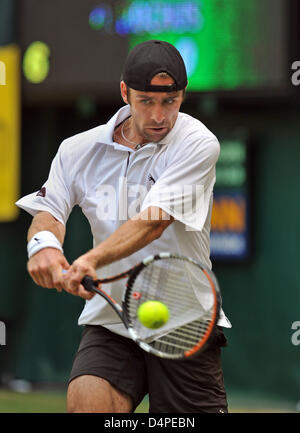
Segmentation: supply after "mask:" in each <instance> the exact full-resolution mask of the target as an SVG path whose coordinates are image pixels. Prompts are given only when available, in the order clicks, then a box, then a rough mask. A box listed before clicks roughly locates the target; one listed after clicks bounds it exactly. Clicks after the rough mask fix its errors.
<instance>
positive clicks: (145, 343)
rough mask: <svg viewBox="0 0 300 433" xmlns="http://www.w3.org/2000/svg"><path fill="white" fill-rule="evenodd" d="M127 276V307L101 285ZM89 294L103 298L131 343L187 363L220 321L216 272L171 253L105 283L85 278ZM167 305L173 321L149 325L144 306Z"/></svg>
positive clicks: (149, 258)
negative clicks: (155, 326)
mask: <svg viewBox="0 0 300 433" xmlns="http://www.w3.org/2000/svg"><path fill="white" fill-rule="evenodd" d="M122 278H127V282H126V290H125V291H124V295H123V300H122V306H121V305H119V304H118V303H117V302H116V301H115V300H114V299H112V298H111V297H110V296H109V294H108V293H106V292H105V291H104V290H103V289H102V287H99V285H102V284H105V283H110V282H113V281H117V280H120V279H122ZM82 284H83V286H84V287H85V289H86V290H88V291H91V292H95V293H97V294H99V295H100V296H102V297H103V298H104V299H105V300H106V301H107V302H108V303H109V304H110V305H111V307H112V308H113V309H114V310H115V312H116V313H117V314H118V316H119V318H120V319H121V320H122V322H123V323H124V325H125V327H126V328H127V330H128V333H129V335H130V337H131V338H132V340H134V341H135V342H136V343H137V344H138V345H139V346H140V347H141V348H142V349H144V350H145V351H147V352H149V353H151V354H153V355H156V356H159V357H161V358H169V359H185V358H190V357H191V356H194V355H196V354H197V353H199V352H200V351H201V350H203V349H204V347H205V346H206V344H207V342H208V341H209V339H210V337H211V335H212V334H213V332H214V329H215V327H216V325H217V321H218V318H219V311H220V304H221V294H220V289H219V286H218V282H217V279H216V277H215V275H214V274H213V272H212V271H210V270H209V269H207V268H206V267H204V266H203V265H202V264H200V263H199V262H197V261H196V260H194V259H192V258H188V257H183V256H179V255H177V254H171V253H160V254H156V255H153V256H150V257H147V258H145V259H144V260H143V261H142V262H141V263H139V264H137V265H136V266H134V267H133V268H131V269H129V270H128V271H126V272H123V273H121V274H118V275H115V276H113V277H110V278H105V279H102V280H93V279H92V278H91V277H90V276H85V277H84V278H83V280H82ZM149 300H155V301H160V302H163V303H164V304H165V305H166V306H167V307H168V309H169V313H170V318H169V320H168V322H167V323H166V324H165V325H164V326H162V327H161V328H159V329H149V328H146V327H144V326H143V325H142V324H141V322H140V321H139V319H138V318H137V310H138V308H139V306H140V305H141V304H142V303H144V302H146V301H149Z"/></svg>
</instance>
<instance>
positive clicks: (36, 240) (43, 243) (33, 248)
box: [27, 231, 63, 259]
mask: <svg viewBox="0 0 300 433" xmlns="http://www.w3.org/2000/svg"><path fill="white" fill-rule="evenodd" d="M43 248H56V249H57V250H59V251H61V252H62V253H63V249H62V246H61V243H60V242H59V240H58V239H57V237H56V236H55V235H54V234H53V233H52V232H49V231H42V232H38V233H36V234H35V235H34V236H33V238H32V239H31V240H30V241H29V242H28V244H27V252H28V259H30V257H31V256H33V255H34V254H36V253H37V252H38V251H40V250H42V249H43Z"/></svg>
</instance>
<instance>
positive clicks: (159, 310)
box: [137, 301, 170, 329]
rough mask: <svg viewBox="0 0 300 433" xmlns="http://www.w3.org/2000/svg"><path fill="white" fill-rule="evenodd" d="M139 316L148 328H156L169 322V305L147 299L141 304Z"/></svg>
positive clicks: (138, 311)
mask: <svg viewBox="0 0 300 433" xmlns="http://www.w3.org/2000/svg"><path fill="white" fill-rule="evenodd" d="M137 316H138V318H139V321H140V322H141V323H142V325H144V326H146V328H150V329H156V328H160V327H161V326H163V325H164V324H165V323H167V321H168V320H169V316H170V313H169V309H168V307H167V306H166V305H165V304H163V303H162V302H159V301H147V302H144V303H143V304H141V305H140V306H139V308H138V310H137Z"/></svg>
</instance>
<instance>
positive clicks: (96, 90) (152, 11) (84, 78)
mask: <svg viewBox="0 0 300 433" xmlns="http://www.w3.org/2000/svg"><path fill="white" fill-rule="evenodd" d="M288 3H289V2H286V1H284V0H243V1H241V0H150V1H149V0H147V1H146V0H110V1H109V0H106V1H101V0H99V1H95V0H84V1H77V2H74V1H73V0H64V1H63V2H62V1H60V0H51V1H50V0H49V1H43V2H41V1H39V0H22V1H21V2H20V16H21V17H22V18H21V20H20V32H19V34H20V43H21V47H22V52H23V56H24V57H23V97H24V102H25V103H27V102H29V103H31V102H39V101H43V102H45V101H55V102H59V101H62V102H66V101H74V100H76V98H78V97H80V96H92V97H93V98H94V99H95V100H96V101H100V102H103V101H106V102H107V101H112V102H113V101H116V98H119V100H120V96H119V81H120V75H121V70H122V66H123V63H124V60H125V58H126V56H127V53H128V51H129V50H130V49H131V48H132V47H133V46H134V45H136V44H138V43H139V42H142V41H145V40H149V39H161V40H166V41H169V42H171V43H173V44H174V45H175V46H176V47H177V48H178V50H179V51H180V52H181V54H182V56H183V58H184V60H185V63H186V67H187V72H188V80H189V84H188V91H190V92H194V93H197V92H226V93H227V94H228V93H230V92H233V93H234V94H235V93H236V92H249V91H250V92H251V91H253V90H257V91H259V92H264V91H267V92H270V93H271V94H272V95H274V92H278V91H280V92H282V91H284V90H285V89H286V88H287V87H288V83H289V70H290V66H289V64H288V42H289V40H290V37H289V35H288V31H289V18H288V17H289V11H288ZM37 43H38V44H37ZM39 44H40V45H39ZM41 44H42V45H41ZM38 46H39V47H40V48H39V49H38V48H37V47H38Z"/></svg>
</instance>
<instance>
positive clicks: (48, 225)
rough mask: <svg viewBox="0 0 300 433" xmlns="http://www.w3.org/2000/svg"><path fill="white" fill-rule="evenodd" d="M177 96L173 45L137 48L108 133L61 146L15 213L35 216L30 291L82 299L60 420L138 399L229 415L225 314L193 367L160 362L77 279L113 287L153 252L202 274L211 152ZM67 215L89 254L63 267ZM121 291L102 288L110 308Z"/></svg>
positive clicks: (206, 135)
mask: <svg viewBox="0 0 300 433" xmlns="http://www.w3.org/2000/svg"><path fill="white" fill-rule="evenodd" d="M186 86H187V75H186V69H185V65H184V62H183V59H182V57H181V55H180V54H179V52H178V51H177V49H176V48H175V47H174V46H173V45H171V44H169V43H167V42H162V41H147V42H144V43H141V44H139V45H137V46H136V47H135V48H133V50H132V51H131V52H130V53H129V55H128V57H127V60H126V62H125V65H124V70H123V75H122V78H121V83H120V89H121V95H122V98H123V100H124V102H125V104H126V105H125V106H124V107H122V108H121V109H120V110H119V111H118V112H117V113H116V114H115V115H114V116H113V117H112V118H111V119H110V120H109V121H108V123H106V124H104V125H101V126H98V127H96V128H94V129H91V130H88V131H86V132H83V133H80V134H78V135H75V136H73V137H71V138H68V139H66V140H64V141H63V142H62V143H61V145H60V147H59V149H58V152H57V154H56V156H55V158H54V160H53V162H52V165H51V169H50V173H49V177H48V180H47V181H46V182H45V184H44V185H43V186H42V188H41V189H40V191H38V192H34V193H32V194H30V195H27V196H25V197H23V198H22V199H20V200H19V201H18V202H17V205H18V206H19V207H20V208H23V209H24V210H26V211H28V212H29V213H30V214H32V215H33V221H32V224H31V226H30V228H29V231H28V256H29V260H28V271H29V273H30V275H31V277H32V278H33V280H34V281H35V282H36V284H38V285H40V286H42V287H47V288H56V289H57V290H58V291H61V290H65V291H67V292H69V293H72V294H73V295H78V296H81V297H82V298H84V299H86V303H85V307H84V309H83V311H82V313H81V315H80V317H79V325H83V326H84V330H83V333H82V340H81V342H80V346H79V349H78V351H77V354H76V356H75V359H74V363H73V367H72V370H71V374H70V379H69V387H68V394H67V408H68V411H69V412H106V413H108V412H110V413H117V412H133V411H134V410H135V409H136V407H137V406H138V405H139V403H140V402H141V401H142V399H143V398H144V396H145V395H146V394H149V402H150V409H149V411H150V412H155V413H183V412H186V413H200V412H221V413H224V412H227V410H228V409H227V399H226V391H225V388H224V381H223V371H222V365H221V347H222V346H225V345H226V338H225V336H224V334H223V331H222V327H230V326H231V325H230V322H229V321H228V319H227V318H226V316H225V314H224V312H223V310H222V311H221V316H220V319H219V322H218V325H219V326H218V328H217V331H216V333H215V335H214V338H213V339H212V340H211V343H210V345H209V346H208V348H206V349H205V350H204V351H203V352H202V353H201V354H200V356H199V357H195V358H194V359H191V360H186V361H172V360H163V359H161V358H158V357H155V356H153V355H150V354H148V353H146V352H144V351H143V350H142V349H140V348H139V347H138V346H137V345H136V344H135V343H134V342H133V341H132V340H130V339H129V338H128V335H127V331H126V329H125V327H124V326H123V324H122V323H120V321H119V320H118V317H117V315H116V314H115V312H114V311H113V310H112V309H111V307H110V306H109V305H108V304H107V303H106V301H105V300H103V299H102V298H101V297H100V296H93V295H92V294H91V293H90V292H87V291H86V290H85V289H84V287H83V286H82V285H81V284H80V283H81V280H82V278H83V277H84V276H85V275H86V274H88V275H91V276H92V277H94V278H104V277H106V276H111V275H114V274H117V273H119V272H122V271H125V270H126V269H128V268H130V267H132V266H133V265H135V264H136V263H138V262H140V261H141V260H142V259H143V258H144V257H146V256H148V255H150V254H153V253H157V252H160V251H171V252H175V253H178V254H181V255H184V256H190V257H193V258H195V259H198V260H199V261H200V262H202V263H203V264H205V265H206V266H208V267H211V262H210V258H209V255H210V248H209V234H210V220H211V210H212V195H213V187H214V183H215V165H216V162H217V159H218V156H219V142H218V140H217V138H216V137H215V135H214V134H213V133H212V132H210V131H209V130H208V129H207V128H206V127H205V126H204V125H203V124H202V123H201V122H200V121H199V120H197V119H195V118H193V117H191V116H189V115H187V114H184V113H182V112H180V111H179V110H180V107H181V105H182V102H183V100H184V93H185V89H186ZM75 205H79V206H80V207H81V209H82V211H83V213H84V215H85V216H86V218H87V219H88V221H89V224H90V227H91V231H92V234H93V238H94V247H93V248H92V249H91V250H90V251H88V252H87V253H86V254H83V255H82V256H81V257H78V258H77V259H76V260H75V261H74V262H73V263H68V260H67V258H66V257H65V256H64V253H63V242H64V237H65V227H66V222H67V220H68V217H69V215H70V212H71V211H72V208H73V207H74V206H75ZM183 208H184V210H183ZM63 269H67V270H68V272H67V273H66V274H63V272H62V270H63ZM123 289H124V282H123V283H122V281H121V282H117V283H112V284H111V286H110V287H109V286H108V287H107V286H106V290H108V292H109V290H110V291H111V292H110V293H111V295H112V297H113V298H114V299H116V300H117V301H119V302H121V298H122V292H123Z"/></svg>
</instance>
